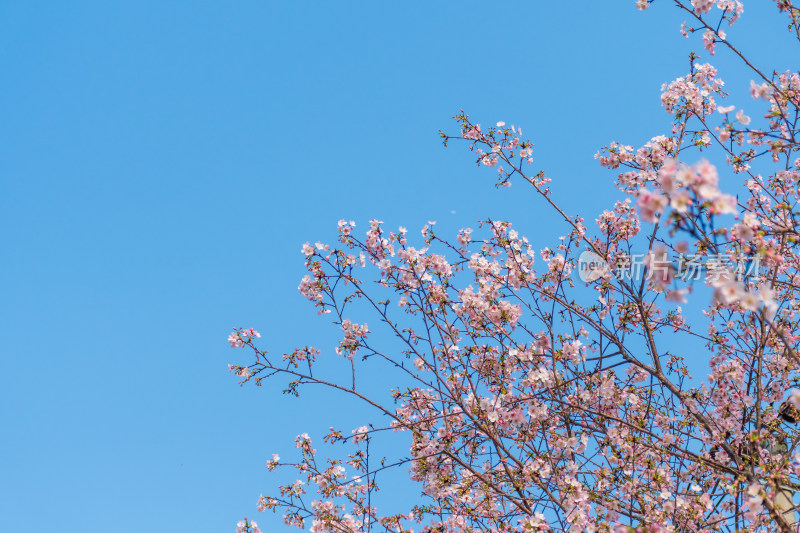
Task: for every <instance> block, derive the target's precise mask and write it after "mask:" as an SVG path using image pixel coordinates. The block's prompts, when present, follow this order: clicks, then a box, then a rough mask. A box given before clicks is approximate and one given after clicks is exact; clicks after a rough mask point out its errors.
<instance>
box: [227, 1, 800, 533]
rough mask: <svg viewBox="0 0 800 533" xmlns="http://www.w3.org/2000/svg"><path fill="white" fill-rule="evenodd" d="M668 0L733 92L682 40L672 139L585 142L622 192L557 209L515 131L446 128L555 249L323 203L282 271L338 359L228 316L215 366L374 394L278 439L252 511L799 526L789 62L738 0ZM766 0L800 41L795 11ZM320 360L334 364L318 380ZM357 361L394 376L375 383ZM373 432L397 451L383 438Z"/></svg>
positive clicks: (670, 90) (293, 388)
mask: <svg viewBox="0 0 800 533" xmlns="http://www.w3.org/2000/svg"><path fill="white" fill-rule="evenodd" d="M665 3H667V2H665ZM674 4H675V5H676V6H677V7H678V8H679V9H680V10H682V11H683V12H684V13H685V17H686V22H685V23H684V24H683V26H682V27H681V29H680V31H681V33H682V34H683V35H684V36H685V37H686V38H689V39H692V38H695V39H698V41H700V40H702V46H703V47H704V48H705V50H706V53H707V55H714V54H715V53H717V54H720V53H723V52H724V53H727V54H732V56H734V57H738V59H739V60H740V62H739V64H740V65H741V67H742V68H743V69H745V70H746V72H747V73H748V74H749V76H750V77H751V78H752V80H753V81H752V82H751V86H750V92H751V96H752V98H753V100H752V101H749V100H748V101H742V102H738V101H736V102H734V101H731V100H732V99H731V98H730V97H729V96H728V95H727V94H726V93H725V92H724V88H725V85H724V83H723V81H722V79H720V77H719V75H718V72H717V69H715V68H714V67H713V66H712V65H711V64H710V63H708V62H705V61H702V60H701V59H700V58H698V57H697V56H695V55H694V54H693V55H692V56H691V58H690V62H689V64H690V67H689V72H688V73H686V75H684V76H682V77H680V78H678V79H675V80H673V81H670V82H668V83H665V84H664V86H663V87H662V95H661V103H662V105H663V108H664V110H665V111H666V112H667V113H668V114H669V115H670V116H671V117H672V120H673V125H672V130H671V132H670V134H669V135H661V136H657V137H654V138H653V139H652V140H651V141H649V142H647V143H646V144H645V145H644V146H641V147H639V148H634V147H632V146H628V145H625V144H622V143H617V142H612V143H610V144H609V145H608V146H605V147H603V148H602V149H600V151H599V152H598V154H597V156H596V157H597V159H598V162H599V164H600V165H601V166H602V167H605V168H607V169H612V170H613V171H614V174H616V175H617V176H616V185H617V187H618V189H619V191H620V200H619V201H618V202H616V204H615V205H613V206H610V207H609V208H608V209H606V210H604V211H602V212H601V214H600V215H599V216H598V217H597V218H596V220H593V221H590V222H587V221H586V220H585V219H584V218H583V217H581V216H572V215H569V214H567V213H566V212H565V211H564V210H563V209H562V208H561V207H560V206H559V204H558V201H557V199H556V198H555V197H554V196H555V195H554V194H553V193H552V192H551V190H550V189H549V182H550V178H548V177H547V175H546V173H545V172H544V171H539V170H531V169H532V168H535V167H534V158H533V157H534V156H533V143H532V142H530V141H529V140H526V139H525V138H524V137H523V134H522V130H521V129H520V128H518V127H516V126H514V125H506V124H505V123H503V122H498V123H497V124H496V125H495V126H491V127H484V126H481V125H480V124H477V123H475V122H474V121H473V120H472V119H470V118H469V117H468V116H467V115H466V114H464V113H463V112H462V113H461V114H459V115H458V116H457V117H455V118H456V121H457V127H456V128H455V131H454V132H452V133H444V132H443V133H442V134H441V136H442V139H443V141H444V143H445V145H448V144H452V143H454V142H460V143H462V144H463V145H464V146H465V147H467V148H468V149H469V150H470V151H471V152H472V154H473V157H475V159H476V161H477V162H478V164H479V165H483V166H486V167H490V168H491V169H492V172H494V175H495V176H496V180H497V182H496V184H497V186H508V185H510V184H511V182H512V180H513V181H515V182H518V183H520V184H524V185H525V186H526V187H528V188H529V189H530V191H531V192H532V193H533V194H534V195H536V196H538V198H539V200H540V202H541V204H542V205H543V206H547V207H548V208H549V209H552V210H554V211H555V212H556V213H557V214H558V215H559V216H560V217H561V218H562V219H563V221H564V223H565V227H566V228H567V231H566V232H565V233H566V234H565V235H564V236H563V237H562V238H561V239H559V240H558V242H557V243H554V244H553V246H552V247H551V248H545V249H543V250H537V249H534V247H533V244H532V243H531V242H530V241H529V240H528V239H527V238H526V237H524V236H522V235H520V234H519V233H518V232H517V231H516V230H515V229H514V228H513V227H512V224H511V223H510V222H507V221H499V220H486V221H484V222H482V223H481V224H479V226H478V227H477V228H476V229H475V230H472V229H469V228H466V229H462V230H461V231H460V232H458V234H457V235H455V238H454V239H453V240H447V239H446V238H445V237H444V236H441V235H439V234H438V233H437V232H436V230H435V226H433V223H431V224H429V225H426V226H425V227H423V228H422V231H421V235H419V236H417V237H412V236H411V234H409V233H408V232H407V230H406V229H405V228H402V227H401V228H399V229H398V230H396V231H391V230H389V229H387V228H385V227H384V225H383V223H382V222H380V221H377V220H372V221H370V223H369V225H368V228H367V230H366V232H364V233H359V231H358V230H357V229H356V224H355V222H352V221H351V222H348V221H344V220H343V221H340V222H339V229H338V235H339V237H338V242H337V243H336V244H332V245H328V244H322V243H317V244H315V245H311V244H308V243H307V244H305V245H304V246H303V247H302V253H303V255H304V256H305V264H306V266H307V268H308V275H306V276H305V277H304V278H303V279H302V281H301V283H300V287H299V290H300V293H301V294H302V295H303V296H305V297H306V298H307V299H308V300H309V301H310V302H311V303H313V305H314V306H316V308H317V309H318V311H319V313H320V314H321V315H323V316H326V317H328V318H330V319H332V320H333V322H334V323H335V324H336V325H337V327H339V328H340V329H341V341H340V342H339V344H338V348H337V349H336V350H335V353H324V354H323V353H321V352H320V350H318V349H316V348H314V347H311V346H304V347H300V348H298V349H296V350H295V351H293V352H291V353H286V354H282V355H275V354H272V353H269V352H268V351H267V350H265V349H264V348H263V347H261V342H260V341H257V338H258V337H259V336H260V335H259V334H258V332H256V331H255V330H254V329H247V330H244V329H237V330H234V332H233V333H232V334H231V335H230V337H229V342H230V344H231V346H233V347H235V348H241V349H245V350H248V352H249V353H250V354H251V356H252V358H248V361H240V362H239V364H237V365H231V366H230V370H231V371H232V372H234V373H235V374H236V375H237V376H238V377H239V378H240V379H241V382H242V383H246V382H250V383H255V384H256V385H261V384H262V383H263V382H265V380H266V382H267V383H269V384H270V385H271V384H273V383H276V384H280V385H279V386H283V387H285V391H286V392H288V393H291V394H299V393H300V392H301V391H302V390H303V388H304V386H306V385H310V384H317V385H323V386H324V387H327V388H328V389H330V394H332V395H333V394H343V395H349V396H352V397H354V398H357V399H358V400H359V401H362V402H364V404H365V405H367V406H369V408H370V409H372V410H373V411H374V413H375V417H374V419H373V420H372V421H371V423H369V424H367V425H364V426H362V427H359V428H357V429H355V430H352V431H350V430H349V429H348V430H337V429H330V430H329V431H327V433H326V434H324V435H320V437H321V439H322V441H323V444H324V446H325V458H323V455H322V453H323V452H318V451H317V448H316V446H317V445H318V443H317V442H316V440H315V442H314V443H313V444H312V439H311V437H310V436H309V435H308V434H303V435H300V436H298V437H297V440H296V443H295V445H296V456H295V457H293V458H286V459H284V458H281V457H279V456H278V455H273V457H272V458H271V459H270V460H269V461H268V462H267V466H268V468H269V469H270V470H274V469H276V468H282V469H288V470H289V471H290V472H294V476H293V477H294V478H295V479H296V480H295V481H293V482H292V483H288V484H285V485H282V486H279V487H278V488H277V489H276V490H275V491H274V492H273V493H271V495H267V496H261V497H260V498H259V500H258V504H257V507H258V509H259V510H260V511H264V510H273V511H279V512H281V513H282V514H283V517H284V520H285V522H286V523H287V524H289V525H294V526H297V527H300V528H306V527H308V528H310V531H312V532H315V533H322V532H356V531H358V532H362V531H376V532H378V531H385V532H387V533H388V532H392V533H406V532H415V531H416V532H420V531H421V532H430V533H433V532H459V533H462V532H472V531H492V532H498V533H499V532H512V531H513V532H529V531H549V530H552V531H576V532H577V531H642V532H643V531H653V532H661V531H781V532H789V531H797V525H796V524H795V514H794V509H793V504H792V502H791V499H792V496H793V493H794V491H795V487H796V486H797V485H796V483H797V478H798V476H799V475H800V453H798V452H799V451H800V450H798V448H797V445H798V442H800V431H798V429H797V428H796V427H795V425H794V423H795V422H797V419H798V416H799V415H798V411H797V409H798V408H800V391H796V390H794V389H793V388H792V387H793V386H795V385H796V383H797V381H798V379H799V378H800V373H799V372H798V369H800V355H798V352H797V350H798V348H797V345H798V340H800V328H799V327H798V303H797V298H796V293H797V291H798V289H799V288H800V275H798V261H799V260H800V256H798V235H800V233H798V217H799V216H800V210H798V199H799V197H800V193H798V183H800V159H799V158H797V154H796V152H797V151H798V149H800V145H798V139H797V135H798V119H799V117H800V75H799V74H798V73H796V72H782V73H781V72H773V71H770V70H769V69H765V68H761V67H758V66H756V65H754V64H752V63H751V62H750V61H749V60H748V59H747V58H746V57H745V56H744V55H743V54H742V52H740V50H739V49H738V48H737V47H736V45H735V43H734V42H732V41H731V40H728V36H727V35H726V33H725V31H724V30H723V28H728V27H729V26H731V25H733V24H734V23H735V22H736V21H737V19H738V18H739V17H740V15H741V14H742V11H743V7H742V3H741V2H739V1H737V0H691V1H684V0H674ZM636 6H637V7H638V8H639V9H642V10H644V9H647V8H649V7H651V6H650V2H648V1H646V0H639V1H637V2H636ZM775 8H777V10H778V11H780V12H781V13H782V14H783V15H785V17H786V18H785V21H786V24H787V26H788V30H789V31H790V32H791V33H792V34H793V35H794V37H795V38H796V39H797V40H798V41H800V8H797V7H795V6H794V5H793V3H792V1H791V0H776V1H775ZM729 31H730V30H729ZM723 104H726V105H723ZM709 159H711V160H719V163H718V164H717V165H714V164H712V163H710V162H709ZM726 163H727V164H726ZM720 176H723V177H724V180H722V181H723V184H724V186H723V185H721V182H720ZM601 209H602V206H601V207H600V209H598V211H600V210H601ZM415 233H416V232H415ZM367 316H369V317H370V318H369V322H367V321H366V320H365V319H364V317H367ZM367 324H369V326H368V325H367ZM387 339H388V340H387ZM389 340H391V342H389ZM687 346H696V347H699V348H700V349H702V350H703V351H704V352H705V353H706V354H708V359H709V366H708V371H707V375H705V376H692V375H690V372H689V368H688V367H687V365H686V363H685V361H684V358H683V356H682V355H681V353H682V351H684V349H685V347H687ZM322 357H324V358H327V359H332V360H335V361H336V362H337V363H338V364H340V365H341V366H342V367H343V368H345V369H346V373H344V374H342V373H340V374H337V375H346V376H347V378H346V379H344V380H342V379H333V378H328V377H326V376H325V375H323V374H322V373H320V371H318V369H319V367H320V365H319V361H318V358H322ZM370 375H381V376H383V377H388V379H392V380H394V381H395V382H396V386H395V388H393V389H392V390H391V391H387V395H385V396H383V397H380V396H376V395H375V394H374V393H373V392H372V391H371V390H367V389H365V388H364V387H363V386H362V381H363V379H362V378H363V377H364V376H367V377H368V376H370ZM281 380H283V381H281ZM309 431H313V428H310V429H309ZM315 439H316V438H315ZM377 439H390V440H391V439H398V440H399V441H400V442H402V443H404V446H405V448H404V451H403V453H401V454H398V455H397V456H396V457H381V456H378V455H376V454H375V452H374V444H373V449H371V448H370V446H371V443H374V442H375V441H376V440H377ZM394 449H397V448H394ZM389 469H399V470H400V471H401V472H408V474H409V475H410V478H411V480H412V481H413V482H415V483H416V484H417V486H418V490H416V491H412V492H411V493H409V494H407V496H406V497H405V499H404V502H405V503H404V505H405V507H404V508H403V509H402V511H400V512H396V511H395V510H392V511H391V512H385V511H383V510H382V509H381V505H380V503H379V502H380V500H379V497H378V491H379V489H380V488H381V485H380V481H381V479H382V477H383V475H384V472H385V471H387V470H389ZM401 503H402V502H401ZM396 504H397V502H395V505H394V506H395V507H396ZM237 531H258V526H257V524H256V522H252V521H250V520H248V519H245V520H243V521H242V522H240V523H239V525H238V530H237Z"/></svg>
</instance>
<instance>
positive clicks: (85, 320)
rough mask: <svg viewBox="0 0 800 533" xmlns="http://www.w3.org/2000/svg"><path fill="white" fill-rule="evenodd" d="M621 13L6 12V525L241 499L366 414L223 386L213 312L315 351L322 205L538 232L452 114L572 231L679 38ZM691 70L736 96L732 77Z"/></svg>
mask: <svg viewBox="0 0 800 533" xmlns="http://www.w3.org/2000/svg"><path fill="white" fill-rule="evenodd" d="M751 3H752V2H751ZM570 4H572V3H570ZM633 4H634V2H633V1H632V0H631V1H629V2H619V3H618V5H615V6H614V7H609V3H608V2H585V3H580V4H579V6H573V7H569V6H567V5H566V3H557V2H548V3H544V2H497V3H492V4H488V3H486V2H472V1H465V2H458V3H456V2H449V3H444V2H442V3H422V2H419V3H379V2H345V3H330V4H329V3H322V2H317V3H312V2H283V3H277V2H263V1H262V2H255V1H241V2H235V3H231V2H201V1H195V2H171V3H164V2H115V3H113V5H110V4H108V3H106V2H69V3H58V4H51V3H48V4H45V3H44V2H4V3H2V4H0V49H2V54H1V55H0V72H2V74H0V76H2V78H3V83H2V87H3V90H2V96H3V97H2V98H0V113H1V114H2V126H0V187H2V190H1V191H0V213H2V214H1V215H0V216H2V224H3V231H2V232H1V233H0V244H2V249H3V251H4V254H3V258H4V260H3V262H2V265H0V271H2V274H3V275H2V278H0V279H2V300H0V301H2V304H1V305H2V320H1V321H0V332H2V339H3V341H2V342H3V349H2V358H0V365H2V367H0V400H2V403H1V404H0V422H2V427H3V429H4V431H3V435H4V437H3V441H4V442H3V446H2V448H0V449H2V454H0V478H2V482H0V529H2V530H4V531H22V530H24V528H25V527H27V526H30V525H32V524H34V523H36V524H43V525H45V526H49V527H54V528H55V529H56V530H58V531H65V532H71V531H75V532H87V533H90V532H101V531H103V532H105V531H108V530H110V529H113V530H115V531H117V532H139V531H167V530H170V529H172V528H179V529H181V530H189V531H196V532H206V531H207V532H212V531H233V528H234V524H235V522H236V521H237V520H238V519H239V518H241V517H242V516H244V515H248V516H254V515H256V514H257V513H256V512H255V502H256V499H257V497H258V495H259V494H260V493H261V492H264V493H268V492H269V491H270V489H271V488H272V487H274V484H275V480H274V478H271V477H270V476H269V475H268V474H267V473H266V470H265V468H264V461H265V460H266V459H267V458H268V457H269V456H270V454H271V453H273V452H284V455H289V452H291V449H292V447H293V445H292V443H293V439H294V437H295V435H297V434H298V433H301V432H303V431H308V432H309V433H312V436H313V434H315V433H316V434H317V435H320V434H321V433H322V431H324V430H325V429H326V428H327V427H328V426H329V425H332V424H334V423H336V424H339V423H341V424H342V425H343V427H356V426H358V425H361V424H362V423H364V422H365V420H358V417H357V416H356V417H355V418H354V417H352V416H351V417H349V418H348V417H347V416H346V414H345V413H343V412H342V409H341V408H340V407H341V404H337V403H332V402H328V401H322V400H324V398H325V397H323V396H319V395H315V394H310V395H307V396H305V397H303V398H300V399H299V400H292V399H290V398H287V397H285V396H283V395H281V394H280V391H279V390H276V389H274V388H272V389H271V388H269V387H266V386H265V387H263V388H261V389H255V388H250V387H245V388H240V387H238V386H237V384H236V381H235V379H234V378H233V377H232V376H231V375H230V374H228V372H227V370H226V365H227V364H228V363H231V362H242V361H243V360H246V358H245V354H244V353H243V352H235V351H233V350H231V349H230V348H229V347H228V346H227V344H226V342H225V338H226V336H227V335H228V333H229V331H230V329H231V328H232V327H233V326H248V327H249V326H253V327H255V328H256V329H259V330H260V331H261V332H262V334H263V336H264V337H263V339H262V341H263V344H264V346H265V347H268V348H269V349H270V350H272V351H276V352H281V351H285V350H290V349H292V348H293V347H294V346H295V345H302V344H306V343H311V344H318V345H319V346H320V347H321V348H323V349H327V350H328V353H330V351H331V348H332V347H333V340H332V339H333V338H334V336H335V335H334V334H335V329H334V328H333V327H332V326H328V325H326V322H325V320H323V319H319V318H318V317H317V316H316V314H315V312H314V310H313V308H312V307H311V306H310V305H308V304H307V303H306V302H305V300H304V299H303V298H302V297H301V296H299V294H298V293H297V284H298V282H299V279H300V278H301V277H302V275H303V272H304V269H303V264H302V261H303V259H302V255H301V254H300V252H299V250H300V246H301V245H302V243H303V242H305V241H315V240H318V239H319V240H327V241H332V240H333V239H334V235H335V225H336V221H337V220H339V219H341V218H347V219H353V220H355V221H356V222H357V223H358V225H359V227H360V228H362V229H363V228H365V227H366V226H367V225H368V224H367V223H368V221H369V219H371V218H379V219H381V220H384V221H385V222H386V223H387V226H395V227H396V226H397V225H400V224H402V225H405V226H407V227H408V228H409V229H410V230H411V231H412V232H414V233H416V232H417V231H418V229H419V228H420V227H421V226H422V225H423V224H425V223H426V221H428V220H437V221H438V223H439V226H438V227H439V229H440V232H441V233H442V234H446V233H447V232H450V234H451V235H454V234H455V230H456V229H457V228H459V227H464V226H475V222H476V221H477V220H478V219H485V218H487V217H492V218H498V219H509V220H512V221H513V222H514V224H515V227H517V229H519V230H520V231H521V232H522V233H524V234H527V235H529V236H531V237H532V238H533V240H534V242H535V243H536V244H537V246H540V247H543V246H547V245H552V244H553V243H554V239H555V237H557V235H558V234H559V232H558V228H557V227H556V226H555V225H553V224H552V221H553V220H554V219H553V218H552V217H551V215H550V214H549V213H548V212H546V211H545V209H544V207H543V206H541V205H540V204H539V203H538V202H536V198H535V197H534V195H533V194H531V193H528V192H527V191H526V190H525V189H524V188H523V187H522V186H521V184H517V185H515V186H514V187H512V188H511V189H505V190H501V191H495V190H494V188H493V187H492V178H493V175H492V173H491V172H487V171H485V170H484V169H480V168H477V167H476V166H475V165H474V160H473V159H472V156H471V155H470V154H469V152H468V151H467V150H466V148H465V147H464V146H459V145H457V144H455V145H453V146H452V147H450V148H448V149H444V148H443V147H442V146H441V143H440V141H439V139H438V137H437V131H438V130H439V129H449V130H451V131H453V130H454V127H453V122H452V121H451V120H450V117H451V116H452V115H454V114H456V113H457V112H458V111H459V109H462V108H463V109H464V110H466V111H467V112H468V113H469V114H470V115H471V116H473V117H474V118H475V120H477V121H478V122H482V123H484V124H490V123H494V122H496V121H498V120H505V121H506V122H508V123H514V124H517V125H520V126H523V127H524V130H525V134H526V136H528V137H530V138H532V139H533V140H534V141H535V143H536V146H535V152H534V158H535V166H536V167H537V168H545V169H547V171H548V174H549V176H550V177H551V178H552V179H553V185H552V188H553V189H554V191H555V194H556V196H557V197H558V198H560V199H562V200H563V204H564V205H565V207H566V208H567V210H568V211H569V212H577V211H580V210H583V211H584V212H585V213H586V216H587V220H593V219H594V217H595V216H596V215H597V214H598V213H599V212H601V211H602V210H603V209H604V208H606V207H607V206H608V205H610V204H611V203H613V200H614V199H615V198H616V197H617V196H618V195H617V194H616V192H615V190H614V189H613V187H612V185H611V183H612V179H613V174H611V173H609V172H605V171H603V170H602V169H600V168H599V166H598V165H597V164H596V162H595V160H594V159H593V155H594V153H595V152H596V151H597V149H598V148H599V147H600V146H602V145H603V144H606V143H608V142H610V141H612V140H615V139H616V140H620V141H623V142H625V143H629V144H633V145H636V146H638V145H641V144H642V143H644V142H646V141H647V140H648V139H649V138H650V137H652V136H655V135H658V134H662V133H668V132H669V121H668V120H669V117H668V116H667V115H666V114H665V113H664V112H663V110H662V109H661V107H660V104H659V94H660V93H659V88H660V86H661V83H663V82H665V81H669V80H672V79H674V78H675V77H677V76H679V75H683V74H684V73H685V71H686V69H687V61H688V60H687V59H686V57H687V53H688V51H689V50H690V49H691V48H692V47H694V48H695V49H698V48H700V45H699V44H698V41H693V42H692V43H691V44H690V43H687V42H686V41H685V40H683V39H682V38H681V37H680V35H679V34H678V26H679V24H680V22H681V20H682V18H681V17H680V15H679V13H677V11H676V10H675V9H674V8H672V7H671V6H670V5H669V2H657V3H656V5H655V6H654V7H653V8H652V9H651V10H650V11H648V12H645V13H640V12H638V11H636V9H635V8H634V7H633ZM765 4H766V3H765ZM761 7H762V8H763V7H765V6H761ZM777 18H778V17H777V15H774V14H772V13H771V12H770V13H767V14H761V13H757V10H756V7H751V6H750V5H747V6H746V12H745V18H744V20H743V22H742V23H741V25H740V26H737V27H736V28H735V29H734V30H733V31H732V32H730V33H729V35H730V36H731V38H736V39H738V40H739V42H742V43H744V45H745V48H746V49H747V50H749V51H750V52H751V53H752V54H753V56H755V58H756V60H759V59H766V60H769V61H771V63H768V64H769V65H770V66H772V65H775V66H776V68H788V67H789V66H791V63H789V61H788V54H787V57H781V53H779V52H776V51H775V48H774V46H776V45H779V44H780V43H781V42H782V41H781V39H782V36H781V35H780V34H779V32H777V33H776V32H772V30H770V31H765V30H764V29H763V28H765V27H767V26H764V25H765V24H767V23H774V21H775V20H777ZM773 27H774V25H773ZM701 52H702V51H701ZM701 55H705V54H702V53H701ZM704 59H709V58H707V57H704ZM781 61H784V63H781ZM712 62H713V63H715V64H717V65H719V66H720V67H721V68H722V70H721V75H722V76H723V78H725V79H727V80H728V82H729V84H731V83H734V82H735V83H736V84H738V85H736V86H735V87H734V86H732V87H731V91H732V93H734V94H735V95H739V96H740V98H739V100H738V101H737V103H738V105H747V104H749V103H750V100H749V96H747V84H749V77H745V78H737V77H736V76H733V75H732V74H733V72H734V71H733V70H730V71H725V70H724V68H727V67H730V69H733V68H734V67H737V71H738V65H736V63H735V62H734V61H733V60H730V59H728V58H727V57H726V56H720V58H719V59H715V58H712ZM745 96H747V98H745ZM332 332H333V333H332ZM256 518H257V519H259V521H260V523H261V524H262V525H266V526H269V530H281V527H280V526H275V525H274V524H277V522H274V521H273V520H274V519H273V517H272V516H265V515H262V516H256Z"/></svg>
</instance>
